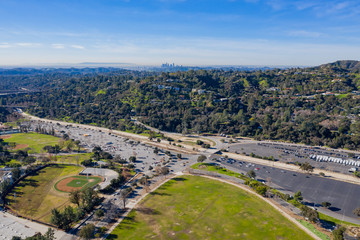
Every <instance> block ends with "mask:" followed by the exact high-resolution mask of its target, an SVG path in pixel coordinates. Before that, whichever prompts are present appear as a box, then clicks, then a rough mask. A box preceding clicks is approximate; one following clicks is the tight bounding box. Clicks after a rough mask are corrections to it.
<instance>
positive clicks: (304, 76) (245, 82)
mask: <svg viewBox="0 0 360 240" xmlns="http://www.w3.org/2000/svg"><path fill="white" fill-rule="evenodd" d="M355 66H356V63H345V62H342V63H334V67H324V65H323V66H320V67H316V68H292V69H272V70H257V71H232V70H230V71H223V70H196V71H194V70H190V71H186V72H175V73H161V74H155V73H151V72H146V73H144V72H132V71H129V72H127V73H122V74H101V73H99V74H92V75H86V76H80V77H76V78H74V77H67V78H65V79H61V81H54V82H53V85H52V86H51V88H50V89H49V90H48V91H47V92H46V94H44V93H33V94H28V95H19V96H17V97H12V98H10V97H7V98H4V99H3V100H2V101H3V102H4V103H6V104H21V103H26V104H28V105H29V108H28V109H26V110H27V111H29V113H31V114H34V115H37V116H39V117H46V118H53V119H65V120H67V121H74V122H78V123H86V124H95V125H99V126H105V127H109V128H113V129H120V130H131V131H136V132H141V131H143V129H142V128H141V127H135V125H134V122H133V121H132V118H136V119H138V120H139V121H141V122H143V123H145V124H148V125H150V126H153V127H156V128H159V129H161V130H166V131H175V132H180V133H200V134H201V133H226V134H230V135H236V136H248V137H254V138H256V139H275V140H286V141H292V142H303V143H306V144H313V145H328V146H331V147H345V148H349V149H359V148H360V135H359V134H360V122H359V120H360V119H359V114H360V109H359V106H360V105H359V102H360V74H359V72H358V71H356V70H355V68H356V67H355ZM344 67H347V68H346V69H344Z"/></svg>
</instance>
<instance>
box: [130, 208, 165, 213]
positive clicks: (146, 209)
mask: <svg viewBox="0 0 360 240" xmlns="http://www.w3.org/2000/svg"><path fill="white" fill-rule="evenodd" d="M135 210H136V211H137V212H140V213H143V214H146V215H160V214H161V213H160V212H159V211H157V210H155V209H152V208H148V207H139V208H136V209H135Z"/></svg>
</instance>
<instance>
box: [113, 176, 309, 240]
mask: <svg viewBox="0 0 360 240" xmlns="http://www.w3.org/2000/svg"><path fill="white" fill-rule="evenodd" d="M108 239H133V240H135V239H292V240H296V239H301V240H306V239H312V238H311V237H310V236H308V235H307V234H306V233H305V232H303V231H302V230H300V229H299V228H298V227H297V226H296V225H295V224H294V223H292V222H290V221H289V220H287V219H286V218H285V217H284V216H282V215H281V214H280V213H278V212H277V211H276V210H275V209H274V208H272V207H271V206H270V205H269V204H267V203H266V202H264V201H263V200H261V199H260V198H258V197H257V196H255V195H252V194H249V193H247V192H245V191H244V190H241V189H239V188H237V187H235V186H232V185H230V184H226V183H222V182H219V181H216V180H212V179H208V178H203V177H198V176H182V177H178V178H175V179H172V180H170V181H169V182H167V183H165V184H164V185H163V186H161V187H160V188H159V189H158V190H156V191H155V192H153V193H151V194H150V195H149V196H147V197H146V198H145V199H144V200H143V201H142V202H141V203H140V204H139V205H138V206H137V207H136V208H135V210H133V211H131V213H130V214H129V215H128V217H126V218H125V220H124V221H123V222H122V223H121V224H119V225H118V226H117V227H116V228H115V230H114V231H113V232H112V233H111V234H110V235H109V237H108Z"/></svg>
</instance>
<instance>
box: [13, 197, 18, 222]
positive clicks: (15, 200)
mask: <svg viewBox="0 0 360 240" xmlns="http://www.w3.org/2000/svg"><path fill="white" fill-rule="evenodd" d="M14 198H15V212H16V216H18V212H17V204H16V192H14Z"/></svg>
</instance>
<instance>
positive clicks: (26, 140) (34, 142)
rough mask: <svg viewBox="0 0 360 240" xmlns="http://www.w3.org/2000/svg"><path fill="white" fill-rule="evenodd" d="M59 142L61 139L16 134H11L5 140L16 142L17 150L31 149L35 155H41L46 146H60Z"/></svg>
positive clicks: (40, 135) (34, 134) (43, 135)
mask: <svg viewBox="0 0 360 240" xmlns="http://www.w3.org/2000/svg"><path fill="white" fill-rule="evenodd" d="M59 140H60V138H57V137H54V136H51V135H45V134H39V133H16V134H11V137H10V138H6V139H4V141H5V142H15V143H16V145H18V148H16V149H24V148H26V147H29V148H31V149H33V151H34V152H35V153H39V152H40V151H41V150H42V148H43V147H45V146H46V145H55V144H58V143H59Z"/></svg>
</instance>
